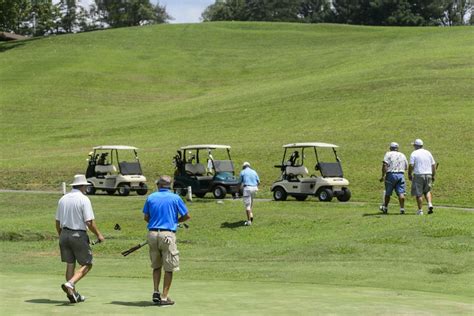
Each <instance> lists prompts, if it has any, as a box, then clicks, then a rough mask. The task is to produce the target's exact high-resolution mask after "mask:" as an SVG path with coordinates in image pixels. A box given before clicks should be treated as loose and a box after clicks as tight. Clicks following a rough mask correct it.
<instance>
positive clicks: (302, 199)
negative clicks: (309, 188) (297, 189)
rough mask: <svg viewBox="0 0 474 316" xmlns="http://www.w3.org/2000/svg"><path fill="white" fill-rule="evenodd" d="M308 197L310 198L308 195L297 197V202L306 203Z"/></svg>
mask: <svg viewBox="0 0 474 316" xmlns="http://www.w3.org/2000/svg"><path fill="white" fill-rule="evenodd" d="M307 197H308V196H307V195H297V196H295V199H296V200H297V201H304V200H306V198H307Z"/></svg>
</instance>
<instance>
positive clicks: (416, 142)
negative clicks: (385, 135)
mask: <svg viewBox="0 0 474 316" xmlns="http://www.w3.org/2000/svg"><path fill="white" fill-rule="evenodd" d="M411 144H412V145H416V146H423V141H422V140H421V139H419V138H417V139H415V141H414V142H413V143H411Z"/></svg>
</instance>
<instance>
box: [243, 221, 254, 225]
mask: <svg viewBox="0 0 474 316" xmlns="http://www.w3.org/2000/svg"><path fill="white" fill-rule="evenodd" d="M244 225H245V226H250V225H252V222H251V221H245V223H244Z"/></svg>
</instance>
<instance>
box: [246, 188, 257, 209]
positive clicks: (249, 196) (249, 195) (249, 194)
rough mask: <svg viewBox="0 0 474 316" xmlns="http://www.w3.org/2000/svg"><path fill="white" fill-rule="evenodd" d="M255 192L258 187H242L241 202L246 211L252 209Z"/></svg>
mask: <svg viewBox="0 0 474 316" xmlns="http://www.w3.org/2000/svg"><path fill="white" fill-rule="evenodd" d="M257 191H258V187H256V186H255V187H254V186H246V187H244V192H243V201H244V205H245V208H246V209H247V210H250V209H251V208H252V204H253V199H255V196H256V195H257Z"/></svg>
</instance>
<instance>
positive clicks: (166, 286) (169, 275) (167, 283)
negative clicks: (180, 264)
mask: <svg viewBox="0 0 474 316" xmlns="http://www.w3.org/2000/svg"><path fill="white" fill-rule="evenodd" d="M171 281H173V272H168V271H165V277H164V278H163V293H162V298H168V292H169V291H170V287H171Z"/></svg>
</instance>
